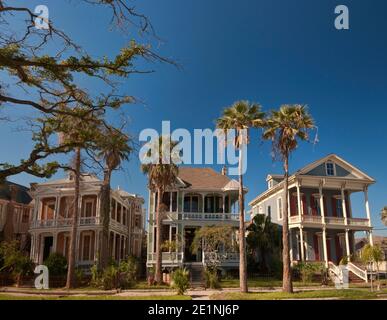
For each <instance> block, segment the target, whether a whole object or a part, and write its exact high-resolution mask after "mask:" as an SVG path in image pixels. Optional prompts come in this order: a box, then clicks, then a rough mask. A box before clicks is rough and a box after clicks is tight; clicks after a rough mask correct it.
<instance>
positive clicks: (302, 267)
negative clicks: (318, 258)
mask: <svg viewBox="0 0 387 320" xmlns="http://www.w3.org/2000/svg"><path fill="white" fill-rule="evenodd" d="M294 269H295V270H296V271H298V273H299V274H300V277H301V281H302V282H303V283H304V284H305V283H310V282H312V280H313V276H314V275H315V274H317V273H319V274H321V275H322V276H324V275H323V271H324V269H325V268H324V265H323V264H322V263H299V264H297V265H296V266H295V268H294Z"/></svg>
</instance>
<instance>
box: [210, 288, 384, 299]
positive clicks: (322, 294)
mask: <svg viewBox="0 0 387 320" xmlns="http://www.w3.org/2000/svg"><path fill="white" fill-rule="evenodd" d="M380 295H383V296H384V297H385V296H387V290H382V291H380V292H371V291H369V290H365V289H364V290H361V289H358V290H355V289H348V290H313V291H301V292H296V293H293V294H290V293H285V292H269V293H266V292H265V293H220V294H215V295H212V296H211V299H214V300H284V299H329V298H334V299H340V300H364V299H375V298H378V297H379V296H380Z"/></svg>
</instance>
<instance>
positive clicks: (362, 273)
mask: <svg viewBox="0 0 387 320" xmlns="http://www.w3.org/2000/svg"><path fill="white" fill-rule="evenodd" d="M347 267H348V270H349V271H351V272H352V273H354V274H355V275H356V276H358V277H359V278H360V279H362V280H364V281H365V282H368V272H367V270H363V269H362V268H360V267H359V266H357V265H356V264H354V263H352V262H348V264H347Z"/></svg>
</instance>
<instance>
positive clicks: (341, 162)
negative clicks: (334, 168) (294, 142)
mask: <svg viewBox="0 0 387 320" xmlns="http://www.w3.org/2000/svg"><path fill="white" fill-rule="evenodd" d="M327 161H332V162H334V163H336V164H338V165H340V166H341V167H343V168H344V169H346V170H347V171H349V172H350V173H351V174H352V175H354V176H355V177H357V178H359V179H364V180H369V181H370V182H375V180H374V179H373V178H371V177H370V176H369V175H367V174H366V173H364V172H363V171H361V170H360V169H358V168H357V167H355V166H354V165H352V164H350V163H349V162H347V161H345V160H344V159H343V158H340V157H339V156H338V155H336V154H329V155H327V156H326V157H324V158H321V159H319V160H317V161H314V162H312V163H311V164H308V165H307V166H305V167H303V168H302V169H300V170H298V171H297V172H296V173H295V174H296V175H303V174H307V173H308V172H310V171H311V170H313V169H314V168H316V167H318V166H319V165H321V164H324V163H326V162H327Z"/></svg>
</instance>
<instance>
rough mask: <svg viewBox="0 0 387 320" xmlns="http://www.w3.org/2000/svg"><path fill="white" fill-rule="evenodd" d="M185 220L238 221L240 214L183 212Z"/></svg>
mask: <svg viewBox="0 0 387 320" xmlns="http://www.w3.org/2000/svg"><path fill="white" fill-rule="evenodd" d="M182 219H183V220H211V221H214V220H223V221H224V220H226V221H227V220H231V221H238V220H239V214H235V213H205V212H183V213H182Z"/></svg>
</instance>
